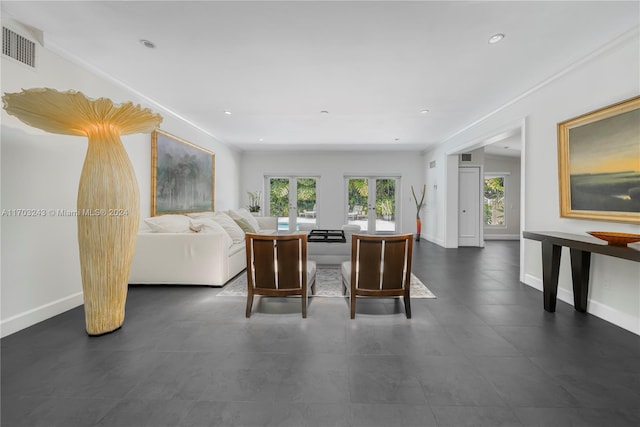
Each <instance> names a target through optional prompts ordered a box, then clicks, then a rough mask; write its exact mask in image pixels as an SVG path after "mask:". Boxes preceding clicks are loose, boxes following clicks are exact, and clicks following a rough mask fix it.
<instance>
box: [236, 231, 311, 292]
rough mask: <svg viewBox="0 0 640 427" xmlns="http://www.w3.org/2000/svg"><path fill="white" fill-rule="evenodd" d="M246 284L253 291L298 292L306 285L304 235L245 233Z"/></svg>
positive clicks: (305, 245)
mask: <svg viewBox="0 0 640 427" xmlns="http://www.w3.org/2000/svg"><path fill="white" fill-rule="evenodd" d="M245 239H246V249H247V273H249V274H248V275H247V282H248V286H249V287H253V288H254V289H270V290H279V289H281V290H285V289H289V290H290V289H301V288H302V287H303V286H306V283H307V235H306V234H289V235H264V234H253V233H247V234H246V236H245Z"/></svg>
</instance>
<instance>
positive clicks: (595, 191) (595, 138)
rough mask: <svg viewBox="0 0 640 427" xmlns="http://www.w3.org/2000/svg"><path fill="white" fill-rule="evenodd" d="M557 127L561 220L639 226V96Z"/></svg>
mask: <svg viewBox="0 0 640 427" xmlns="http://www.w3.org/2000/svg"><path fill="white" fill-rule="evenodd" d="M557 127H558V173H559V185H560V216H561V217H566V218H579V219H591V220H600V221H615V222H626V223H633V224H640V96H637V97H634V98H630V99H627V100H624V101H621V102H618V103H616V104H613V105H609V106H607V107H604V108H601V109H598V110H595V111H592V112H589V113H586V114H583V115H581V116H578V117H575V118H572V119H569V120H566V121H564V122H561V123H558V126H557Z"/></svg>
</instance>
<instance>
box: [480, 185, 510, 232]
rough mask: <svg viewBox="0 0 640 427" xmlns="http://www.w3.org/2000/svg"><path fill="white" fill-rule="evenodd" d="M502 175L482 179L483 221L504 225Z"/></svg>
mask: <svg viewBox="0 0 640 427" xmlns="http://www.w3.org/2000/svg"><path fill="white" fill-rule="evenodd" d="M504 196H505V193H504V177H503V176H498V177H493V178H485V180H484V223H485V224H486V225H505V219H504Z"/></svg>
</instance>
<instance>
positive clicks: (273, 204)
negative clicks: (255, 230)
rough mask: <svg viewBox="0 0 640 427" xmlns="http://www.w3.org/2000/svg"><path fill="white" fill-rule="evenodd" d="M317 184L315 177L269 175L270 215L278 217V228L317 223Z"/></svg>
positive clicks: (292, 228)
mask: <svg viewBox="0 0 640 427" xmlns="http://www.w3.org/2000/svg"><path fill="white" fill-rule="evenodd" d="M316 184H317V178H315V177H297V176H284V177H267V187H268V191H267V194H268V196H267V197H268V202H267V206H269V212H268V215H271V216H276V217H278V230H289V231H296V230H298V229H299V228H300V226H301V225H302V224H306V225H309V226H311V225H315V224H316V220H317V213H318V211H317V203H316V187H317V185H316Z"/></svg>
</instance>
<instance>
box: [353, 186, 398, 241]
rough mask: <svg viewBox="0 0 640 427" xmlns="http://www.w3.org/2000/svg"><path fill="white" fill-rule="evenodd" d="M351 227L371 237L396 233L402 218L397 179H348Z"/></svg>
mask: <svg viewBox="0 0 640 427" xmlns="http://www.w3.org/2000/svg"><path fill="white" fill-rule="evenodd" d="M345 184H346V187H347V188H346V192H345V194H346V195H347V200H346V203H345V204H346V209H347V218H346V223H347V224H355V225H359V226H360V229H361V230H362V231H367V232H369V233H394V232H396V231H397V230H398V228H399V226H398V218H400V212H399V209H398V208H399V203H397V200H396V188H399V178H397V177H346V179H345Z"/></svg>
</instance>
